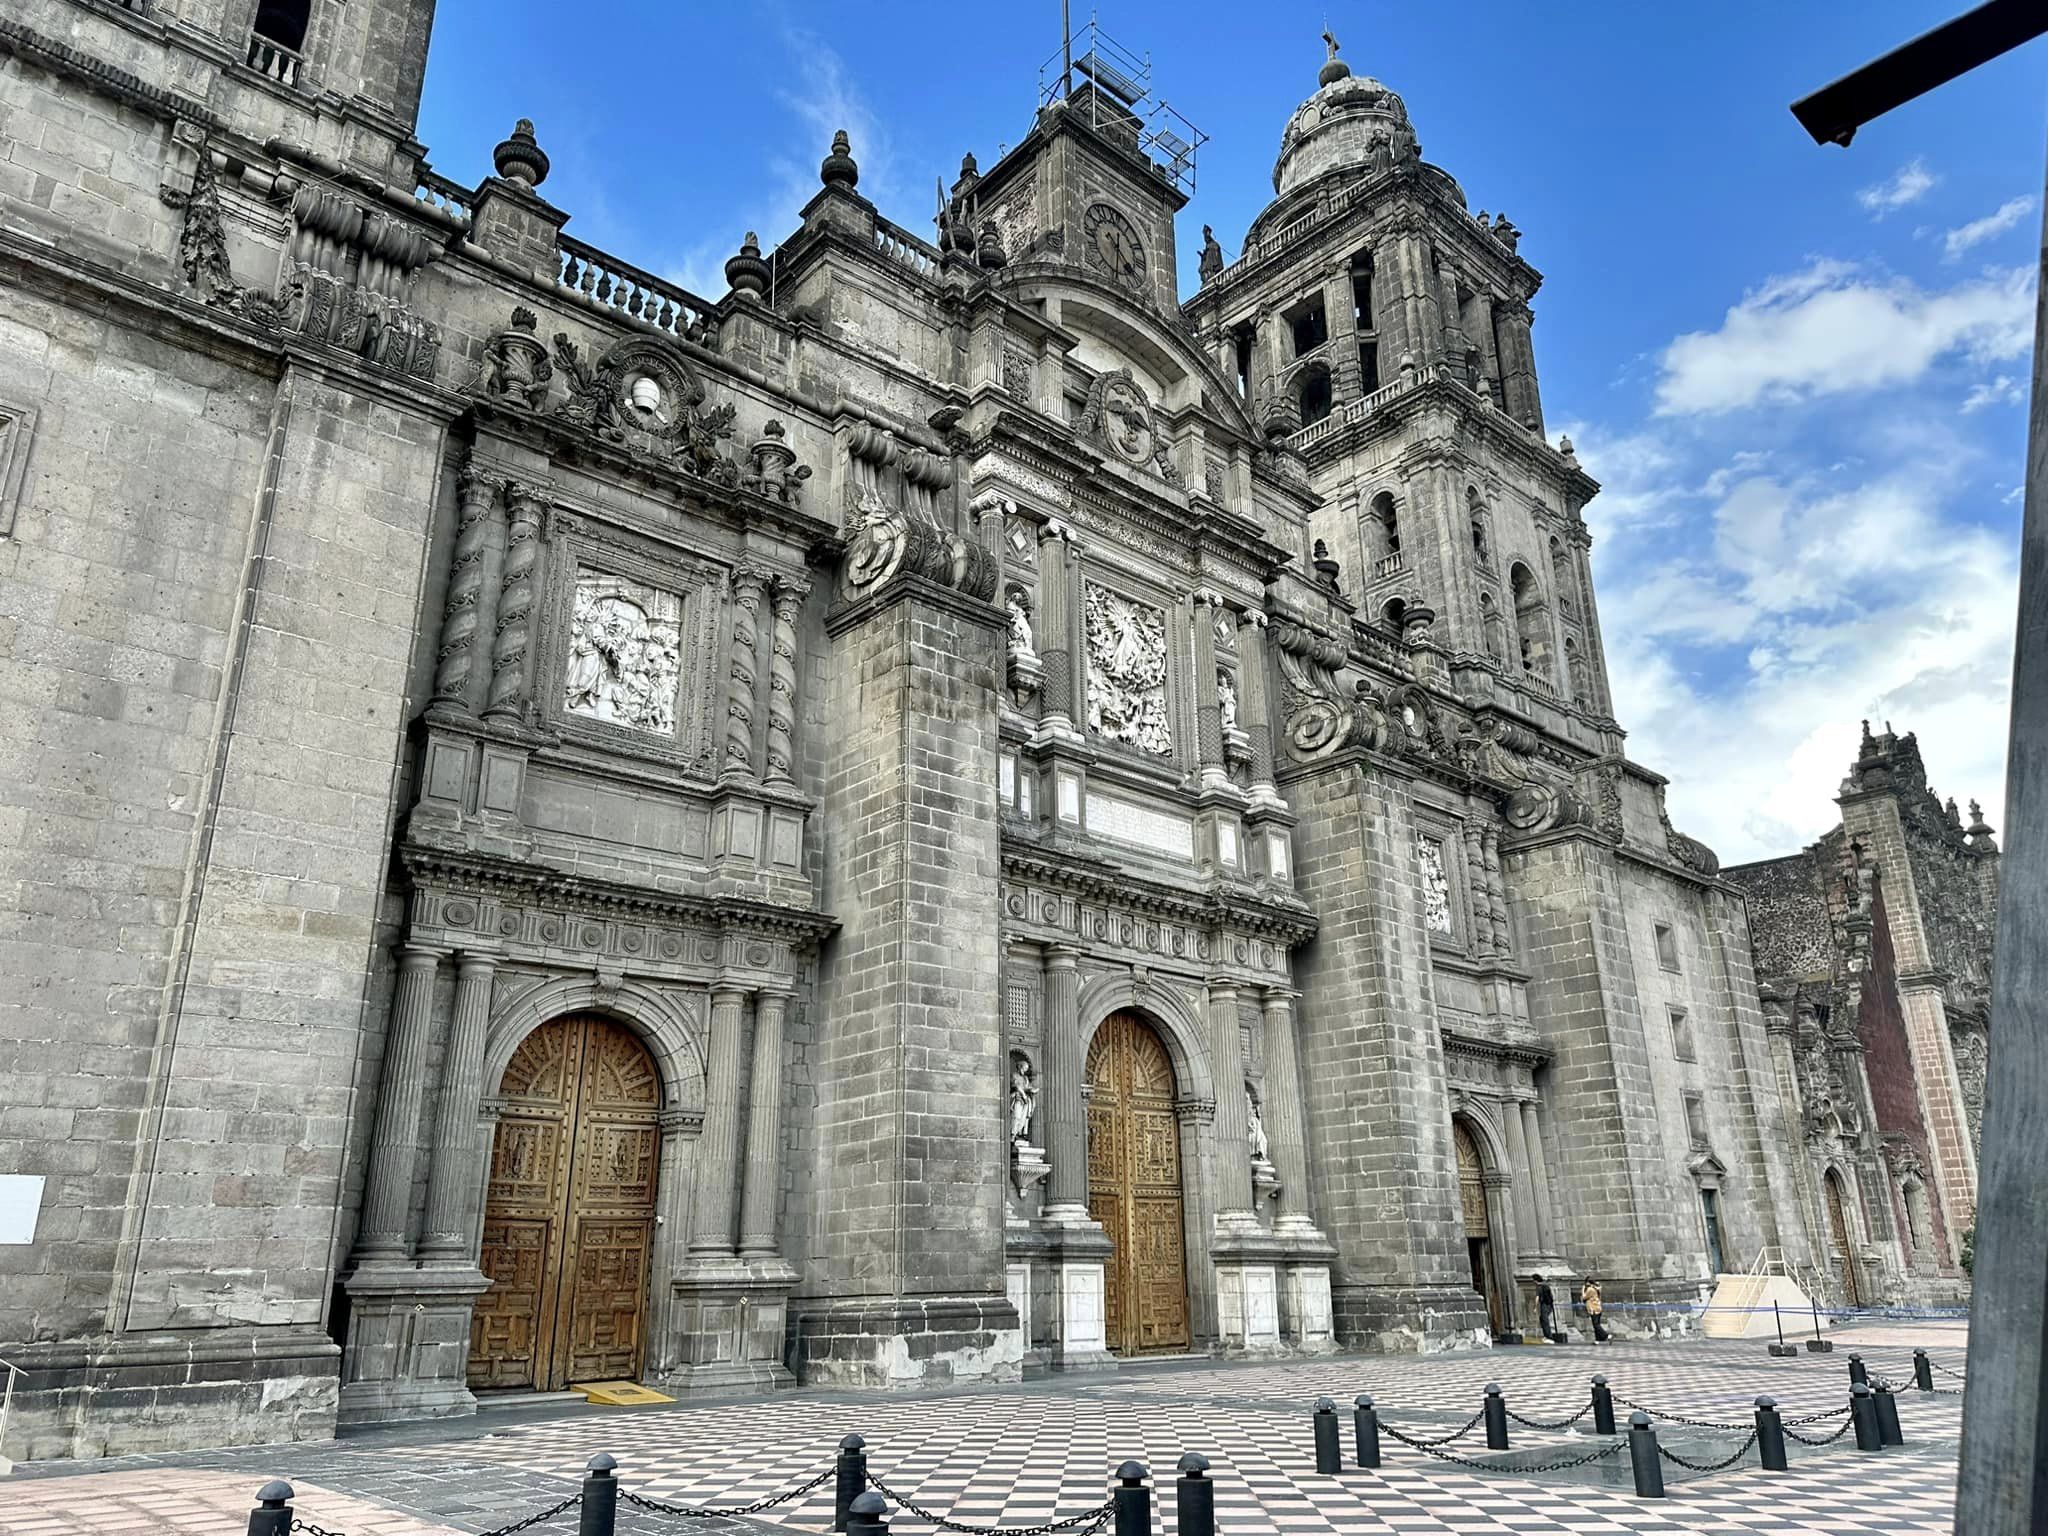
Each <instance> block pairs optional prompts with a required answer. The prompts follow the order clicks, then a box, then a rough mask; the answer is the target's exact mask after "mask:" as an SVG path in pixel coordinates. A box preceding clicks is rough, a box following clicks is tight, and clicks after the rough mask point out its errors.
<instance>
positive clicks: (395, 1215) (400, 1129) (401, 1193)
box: [356, 944, 441, 1261]
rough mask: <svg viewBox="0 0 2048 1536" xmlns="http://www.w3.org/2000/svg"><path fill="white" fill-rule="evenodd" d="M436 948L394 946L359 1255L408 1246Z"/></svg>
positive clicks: (394, 1254) (393, 1252)
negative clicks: (393, 983)
mask: <svg viewBox="0 0 2048 1536" xmlns="http://www.w3.org/2000/svg"><path fill="white" fill-rule="evenodd" d="M440 966H441V951H439V950H436V949H428V948H427V947H426V946H425V945H421V944H407V945H406V946H405V947H404V948H402V949H401V950H399V952H398V988H397V991H396V993H395V995H394V996H393V998H392V1000H391V1028H390V1031H389V1032H388V1033H387V1034H386V1035H385V1037H384V1071H383V1075H382V1077H381V1079H380V1080H379V1082H378V1084H377V1120H376V1125H375V1127H374V1129H373V1131H372V1133H371V1136H370V1168H369V1177H368V1178H367V1179H366V1180H365V1181H364V1184H363V1219H362V1225H361V1227H360V1228H359V1229H358V1234H357V1237H356V1255H357V1257H358V1258H360V1259H362V1260H365V1261H372V1260H391V1259H403V1258H405V1257H406V1254H407V1252H408V1250H409V1247H410V1245H409V1244H408V1243H407V1241H406V1228H407V1227H408V1225H409V1224H410V1223H409V1218H410V1216H411V1214H412V1209H411V1207H412V1175H413V1164H414V1160H415V1158H416V1157H417V1156H418V1150H419V1136H420V1101H421V1099H423V1098H424V1097H425V1095H426V1086H427V1083H426V1077H427V1031H428V1030H429V1028H431V1027H432V1024H433V1016H434V977H435V975H436V973H437V972H438V971H439V970H440Z"/></svg>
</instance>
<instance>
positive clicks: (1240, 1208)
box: [1209, 981, 1252, 1231]
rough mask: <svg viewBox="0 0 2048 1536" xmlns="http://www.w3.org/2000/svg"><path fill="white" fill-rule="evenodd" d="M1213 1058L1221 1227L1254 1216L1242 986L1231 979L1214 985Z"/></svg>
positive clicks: (1211, 1016) (1218, 1220)
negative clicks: (1240, 1015) (1239, 1017)
mask: <svg viewBox="0 0 2048 1536" xmlns="http://www.w3.org/2000/svg"><path fill="white" fill-rule="evenodd" d="M1209 1058H1210V1060H1211V1062H1213V1063H1214V1066H1215V1071H1216V1225H1217V1228H1218V1230H1219V1231H1220V1230H1222V1229H1223V1228H1226V1227H1232V1226H1241V1225H1243V1224H1244V1223H1246V1222H1250V1221H1251V1220H1252V1162H1251V1141H1250V1134H1251V1124H1250V1116H1249V1114H1248V1112H1247V1105H1246V1102H1245V1087H1244V1082H1245V1079H1244V1046H1243V1041H1242V1038H1241V1037H1240V1035H1239V1033H1238V1020H1237V987H1236V984H1235V983H1232V982H1228V981H1212V982H1211V983H1210V984H1209Z"/></svg>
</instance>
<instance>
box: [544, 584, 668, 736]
mask: <svg viewBox="0 0 2048 1536" xmlns="http://www.w3.org/2000/svg"><path fill="white" fill-rule="evenodd" d="M620 585H621V584H620V583H618V582H616V581H612V580H608V579H605V578H592V579H586V580H584V581H580V582H578V583H577V590H576V608H575V613H574V615H573V617H572V619H571V621H570V627H569V665H568V671H567V675H566V677H565V678H564V680H563V690H562V707H563V708H564V709H566V710H568V711H569V712H570V713H571V714H577V715H586V716H589V717H590V718H592V719H595V720H604V721H607V722H609V723H611V724H614V725H625V726H631V727H633V728H634V729H636V730H643V731H656V732H659V733H660V734H662V735H665V736H666V735H673V734H674V732H675V728H676V721H675V702H676V682H677V678H678V677H679V675H680V674H681V671H682V655H681V652H682V637H681V629H680V623H679V605H678V604H677V602H676V600H675V599H674V598H673V597H672V596H669V595H668V594H665V593H655V592H652V591H648V592H646V593H644V594H637V593H636V594H633V595H628V594H627V593H625V592H622V591H620V590H618V588H619V586H620ZM640 595H644V597H645V598H646V599H647V601H646V602H639V601H635V596H640ZM651 610H652V611H651Z"/></svg>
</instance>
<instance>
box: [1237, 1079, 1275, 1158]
mask: <svg viewBox="0 0 2048 1536" xmlns="http://www.w3.org/2000/svg"><path fill="white" fill-rule="evenodd" d="M1244 1126H1245V1138H1246V1140H1248V1141H1249V1142H1250V1143H1251V1149H1252V1161H1253V1162H1255V1163H1269V1162H1271V1161H1272V1160H1273V1153H1272V1148H1271V1146H1270V1145H1269V1144H1268V1143H1267V1140H1266V1119H1265V1116H1263V1115H1261V1114H1260V1113H1259V1090H1258V1089H1256V1088H1254V1087H1253V1086H1252V1085H1251V1084H1250V1083H1246V1084H1245V1085H1244Z"/></svg>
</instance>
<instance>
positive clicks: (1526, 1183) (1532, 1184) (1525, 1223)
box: [1500, 1099, 1544, 1269]
mask: <svg viewBox="0 0 2048 1536" xmlns="http://www.w3.org/2000/svg"><path fill="white" fill-rule="evenodd" d="M1500 1109H1501V1115H1500V1117H1501V1121H1502V1129H1503V1130H1504V1131H1505V1132H1506V1134H1507V1141H1508V1162H1509V1163H1510V1164H1511V1167H1509V1168H1508V1169H1507V1170H1506V1172H1507V1174H1508V1197H1509V1199H1510V1200H1511V1201H1512V1202H1513V1203H1514V1208H1515V1250H1516V1251H1515V1258H1516V1259H1517V1261H1518V1262H1519V1266H1520V1267H1521V1268H1523V1269H1527V1268H1528V1267H1529V1261H1530V1260H1531V1259H1533V1258H1535V1257H1536V1255H1537V1254H1539V1253H1541V1252H1542V1251H1543V1247H1544V1244H1543V1238H1542V1235H1541V1229H1540V1228H1539V1226H1538V1224H1537V1221H1536V1170H1535V1169H1534V1168H1533V1167H1532V1166H1531V1165H1530V1161H1529V1143H1528V1139H1527V1137H1526V1136H1524V1134H1523V1131H1522V1106H1521V1105H1519V1104H1517V1103H1516V1102H1515V1101H1514V1100H1513V1099H1508V1100H1505V1101H1504V1102H1503V1103H1502V1104H1501V1107H1500Z"/></svg>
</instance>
